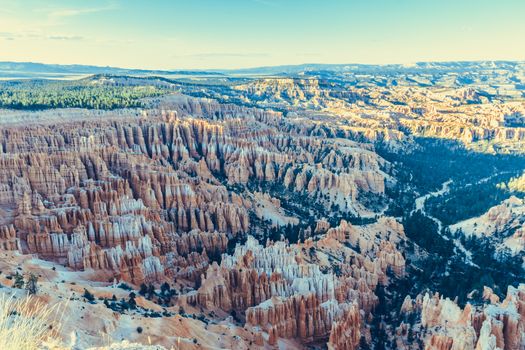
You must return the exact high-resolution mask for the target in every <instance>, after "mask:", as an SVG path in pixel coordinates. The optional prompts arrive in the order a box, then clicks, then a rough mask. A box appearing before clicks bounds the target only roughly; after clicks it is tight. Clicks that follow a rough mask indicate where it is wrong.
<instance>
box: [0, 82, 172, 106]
mask: <svg viewBox="0 0 525 350" xmlns="http://www.w3.org/2000/svg"><path fill="white" fill-rule="evenodd" d="M165 93H167V91H166V90H163V89H160V88H158V87H155V86H149V85H148V86H116V85H102V84H96V83H95V81H94V80H79V81H23V82H20V81H6V82H0V107H2V108H11V109H20V110H42V109H52V108H88V109H107V110H111V109H116V108H136V107H143V102H142V101H141V99H143V98H146V97H154V96H160V95H162V94H165Z"/></svg>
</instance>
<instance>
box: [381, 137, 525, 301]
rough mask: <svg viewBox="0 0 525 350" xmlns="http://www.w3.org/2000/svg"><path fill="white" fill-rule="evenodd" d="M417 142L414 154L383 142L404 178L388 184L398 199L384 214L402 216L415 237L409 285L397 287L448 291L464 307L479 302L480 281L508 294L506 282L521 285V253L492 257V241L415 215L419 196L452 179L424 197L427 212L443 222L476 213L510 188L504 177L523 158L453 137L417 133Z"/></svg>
mask: <svg viewBox="0 0 525 350" xmlns="http://www.w3.org/2000/svg"><path fill="white" fill-rule="evenodd" d="M417 143H418V147H417V149H415V150H414V151H413V152H408V153H402V154H399V153H394V152H390V151H388V150H387V149H386V148H382V147H381V145H379V150H380V154H381V155H382V156H383V157H384V158H386V159H387V160H389V161H390V162H392V163H394V164H395V167H394V170H393V173H392V175H394V176H395V177H396V178H397V179H398V180H399V181H398V183H397V184H396V185H395V186H394V187H391V188H388V189H387V195H388V196H389V197H390V198H392V199H393V201H392V203H391V206H390V209H389V211H388V213H387V215H395V216H398V217H402V218H403V225H404V228H405V233H406V235H407V237H408V238H409V239H410V242H409V243H408V246H407V251H406V252H407V256H406V258H407V262H408V270H409V277H408V282H409V283H404V282H403V286H404V287H406V288H402V286H401V285H400V288H401V289H400V291H402V293H401V294H402V295H404V293H405V292H406V294H410V295H412V296H415V295H417V294H418V293H420V292H421V291H422V290H425V289H428V290H430V291H432V292H439V293H440V294H442V295H444V296H446V297H450V298H455V297H458V302H459V303H460V304H462V305H464V304H465V303H466V302H467V301H470V302H474V303H475V302H478V301H480V300H481V296H482V292H483V286H489V287H491V288H492V289H493V290H494V291H495V292H496V293H497V294H499V295H500V296H503V295H504V294H505V293H506V290H507V287H508V286H509V285H514V286H516V285H517V284H518V283H520V282H521V283H523V282H524V281H525V277H523V269H522V266H521V262H522V259H521V256H511V255H510V254H508V253H498V256H495V248H494V246H493V243H492V242H491V241H490V240H488V239H479V238H471V239H466V238H465V237H463V236H462V235H457V236H453V235H452V234H451V233H450V232H448V230H446V229H445V230H443V232H438V226H437V224H436V223H435V222H434V221H433V220H432V219H430V218H429V217H428V216H426V215H425V214H424V213H422V212H420V211H418V212H415V213H412V214H410V213H411V212H412V210H413V209H414V199H415V198H416V197H418V196H420V195H423V194H426V193H429V192H432V191H436V190H438V189H440V188H441V186H442V184H443V183H444V182H446V181H447V180H449V179H451V180H452V181H453V182H452V184H451V185H450V191H449V192H448V193H447V194H445V195H442V196H439V197H432V198H429V199H428V200H427V202H426V206H425V208H426V212H427V215H432V216H433V217H436V218H437V219H439V220H441V221H442V223H443V224H444V225H445V226H446V225H449V224H453V223H456V222H458V221H461V220H464V219H467V218H469V217H473V216H478V215H480V214H482V213H484V212H485V211H486V210H488V209H489V208H490V207H491V206H493V205H496V204H498V203H500V202H501V201H502V200H504V199H506V198H508V197H509V196H510V195H511V194H513V193H512V192H511V191H510V190H509V188H508V186H502V185H501V183H508V182H509V180H510V179H511V178H512V177H513V176H516V175H519V174H521V172H522V170H523V168H525V157H523V156H514V155H494V154H484V153H479V152H472V151H471V150H467V149H465V148H464V147H463V146H462V145H461V144H460V143H458V142H455V141H444V140H438V139H418V140H417ZM516 181H517V180H515V181H514V182H516ZM514 194H515V193H514ZM454 239H459V240H460V241H461V243H462V244H463V246H464V247H465V248H466V249H467V250H469V251H471V252H472V263H467V262H466V261H465V257H464V255H463V254H462V253H461V252H459V251H458V249H457V248H456V245H455V243H454ZM501 271H505V273H501ZM471 291H476V292H475V293H473V299H472V300H469V299H467V294H468V293H470V292H471Z"/></svg>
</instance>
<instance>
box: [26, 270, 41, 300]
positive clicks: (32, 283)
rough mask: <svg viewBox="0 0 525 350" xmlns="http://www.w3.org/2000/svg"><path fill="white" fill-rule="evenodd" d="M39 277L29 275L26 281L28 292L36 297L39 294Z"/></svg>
mask: <svg viewBox="0 0 525 350" xmlns="http://www.w3.org/2000/svg"><path fill="white" fill-rule="evenodd" d="M37 282H38V277H37V276H36V275H34V274H32V273H31V274H29V277H28V278H27V281H26V290H27V292H28V293H29V294H31V295H34V294H36V293H37V292H38V285H37Z"/></svg>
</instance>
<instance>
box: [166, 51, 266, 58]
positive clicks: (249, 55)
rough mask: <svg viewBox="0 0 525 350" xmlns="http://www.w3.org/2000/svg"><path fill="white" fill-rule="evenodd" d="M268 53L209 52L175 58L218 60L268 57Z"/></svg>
mask: <svg viewBox="0 0 525 350" xmlns="http://www.w3.org/2000/svg"><path fill="white" fill-rule="evenodd" d="M268 56H269V55H268V54H266V53H236V52H207V53H196V54H190V55H175V56H173V57H175V58H180V57H191V58H218V57H241V58H242V57H246V58H252V57H268Z"/></svg>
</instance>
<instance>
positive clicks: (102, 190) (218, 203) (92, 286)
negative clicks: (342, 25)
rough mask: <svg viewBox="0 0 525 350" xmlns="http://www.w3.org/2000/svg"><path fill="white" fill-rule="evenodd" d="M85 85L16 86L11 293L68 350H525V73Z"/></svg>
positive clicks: (135, 77)
mask: <svg viewBox="0 0 525 350" xmlns="http://www.w3.org/2000/svg"><path fill="white" fill-rule="evenodd" d="M1 67H2V65H1V64H0V68H1ZM18 67H19V68H20V69H22V68H24V67H22V66H18ZM29 68H31V67H25V68H24V69H29ZM52 68H53V67H49V69H52ZM32 69H36V68H35V67H33V68H32ZM38 69H41V67H38ZM74 69H75V68H74V67H69V68H67V70H65V68H64V69H63V70H65V72H66V73H67V74H76V73H78V74H84V73H86V71H87V72H92V74H89V75H88V76H87V77H84V78H82V79H79V80H78V79H72V80H67V81H54V80H45V79H33V80H29V81H12V80H9V81H5V82H0V86H1V90H0V106H1V107H2V109H1V110H0V271H1V273H0V285H1V286H2V288H0V294H2V295H11V296H15V297H16V298H23V297H24V295H25V292H26V288H25V287H21V285H20V278H22V284H23V285H25V286H27V282H24V279H27V278H28V277H30V276H35V277H36V278H37V280H38V281H37V285H38V291H37V292H36V293H33V294H34V296H33V297H34V298H36V299H38V300H39V301H40V302H42V303H43V304H44V305H49V306H53V305H58V307H60V308H62V310H63V312H64V314H65V315H66V317H65V318H62V319H61V320H62V321H61V325H60V327H58V325H56V327H55V328H53V332H55V333H54V338H56V339H58V340H59V341H60V342H61V344H62V345H61V346H62V347H61V348H65V349H77V348H78V349H89V348H93V349H96V348H100V347H103V346H106V345H107V344H114V346H122V348H127V346H129V347H128V348H132V346H136V347H137V348H141V347H143V348H147V347H150V346H152V347H156V348H157V349H163V348H165V349H169V348H176V349H202V348H204V349H219V348H238V349H271V348H287V349H349V350H351V349H406V350H409V349H432V350H433V349H436V350H442V349H443V350H449V349H457V350H460V349H462V350H469V349H471V350H474V349H476V350H478V349H493V350H496V349H505V350H507V349H511V350H514V349H516V350H518V349H523V348H524V347H525V336H524V334H525V273H524V270H523V268H524V265H525V235H524V232H525V231H524V229H523V223H524V222H525V217H524V215H525V210H524V208H525V204H524V200H525V191H524V188H525V187H524V186H523V185H522V182H523V178H522V176H523V173H524V171H525V148H524V145H523V144H522V143H523V141H524V139H525V102H524V98H525V90H524V88H523V86H524V84H525V65H524V63H523V62H506V61H495V62H448V63H433V64H430V63H429V64H423V63H421V64H417V65H414V66H410V67H406V66H402V65H386V66H372V65H362V66H359V65H327V66H323V65H315V66H295V67H276V68H272V69H269V68H267V69H260V70H253V71H221V72H209V74H204V72H185V73H184V74H182V72H167V71H164V72H159V71H147V70H141V71H137V70H135V71H131V70H115V69H110V68H105V69H102V68H100V69H94V68H92V67H91V68H90V67H80V68H79V67H77V68H76V71H74ZM0 71H1V70H0ZM26 73H27V75H30V76H32V74H36V73H38V72H26ZM30 73H31V74H30ZM59 73H60V72H57V74H59ZM60 74H65V73H64V71H63V72H62V73H60ZM94 96H96V98H95V97H94ZM24 283H25V284H24ZM130 343H133V344H135V345H130ZM496 346H497V347H496ZM48 348H53V347H51V346H49V347H48ZM55 348H60V347H55Z"/></svg>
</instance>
